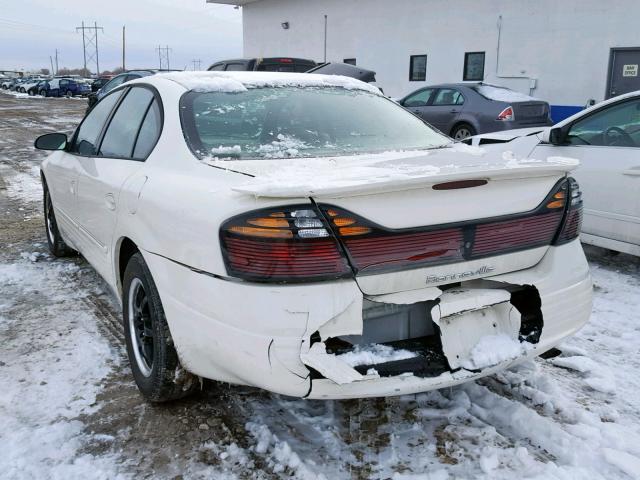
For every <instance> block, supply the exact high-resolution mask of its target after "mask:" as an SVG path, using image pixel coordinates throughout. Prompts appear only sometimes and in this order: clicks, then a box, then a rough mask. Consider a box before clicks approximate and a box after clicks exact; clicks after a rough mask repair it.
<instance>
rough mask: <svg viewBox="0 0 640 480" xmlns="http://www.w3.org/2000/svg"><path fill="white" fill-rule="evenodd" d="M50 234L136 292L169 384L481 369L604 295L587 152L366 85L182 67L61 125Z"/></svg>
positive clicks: (432, 377)
mask: <svg viewBox="0 0 640 480" xmlns="http://www.w3.org/2000/svg"><path fill="white" fill-rule="evenodd" d="M36 147H38V148H41V149H48V150H55V151H54V152H53V153H52V154H51V155H50V156H49V157H48V158H47V159H46V160H44V162H43V163H42V183H43V187H44V203H45V216H46V227H47V228H46V233H47V239H48V242H49V246H50V249H51V252H52V253H53V254H54V255H56V256H63V255H67V254H71V253H73V250H75V251H78V252H80V253H81V254H82V255H83V256H84V257H85V258H86V259H87V260H88V261H89V262H90V263H91V264H92V265H93V266H94V267H95V269H96V270H97V271H98V272H99V273H100V274H101V275H102V276H103V277H104V279H105V280H106V282H107V283H108V284H109V285H110V286H111V287H112V288H113V291H114V292H115V293H116V295H118V296H119V298H121V300H122V305H123V317H124V322H123V323H124V330H125V336H126V341H127V350H128V354H129V359H130V363H131V368H132V371H133V376H134V378H135V381H136V383H137V385H138V387H139V389H140V391H141V392H142V393H143V395H144V396H145V397H146V398H148V399H149V400H151V401H166V400H171V399H175V398H179V397H181V396H184V395H186V394H188V393H190V392H191V391H193V390H194V389H196V388H198V387H199V385H200V382H199V377H204V378H209V379H215V380H219V381H223V382H230V383H235V384H245V385H253V386H257V387H261V388H264V389H267V390H270V391H273V392H278V393H281V394H286V395H291V396H299V397H309V398H351V397H368V396H385V395H399V394H405V393H412V392H419V391H424V390H429V389H436V388H442V387H447V386H451V385H455V384H459V383H462V382H465V381H469V380H472V379H475V378H478V377H481V376H483V375H488V374H490V373H493V372H496V371H498V370H501V369H504V368H506V367H508V366H509V365H512V364H513V363H515V362H518V361H521V360H522V359H524V358H527V357H532V356H535V355H539V354H541V353H543V352H546V351H548V350H549V349H550V348H552V347H553V346H554V345H557V344H558V343H559V342H560V341H561V340H562V339H563V338H565V337H566V336H568V335H571V334H572V333H574V332H575V331H576V330H578V329H579V328H580V327H581V326H582V325H583V324H584V323H585V322H586V321H587V319H588V317H589V314H590V311H591V279H590V275H589V269H588V265H587V262H586V260H585V257H584V253H583V251H582V248H581V245H580V243H579V241H578V234H579V228H580V221H581V215H582V213H581V212H582V200H581V193H580V190H579V187H578V185H577V183H576V182H575V180H573V179H572V178H571V177H570V176H569V172H570V171H571V170H572V169H573V168H575V166H576V162H575V161H573V160H570V159H548V160H543V161H538V162H527V161H517V160H514V159H512V158H511V159H504V158H502V157H501V156H499V155H497V156H495V157H493V156H490V155H486V154H484V153H483V152H482V151H481V150H480V149H477V148H472V147H468V146H465V145H454V144H452V143H451V141H450V140H449V139H448V138H446V137H444V136H442V135H441V134H440V133H438V132H436V131H434V130H432V129H431V128H430V127H429V126H428V125H426V124H425V123H424V122H423V121H421V120H420V119H418V118H417V117H415V116H413V115H412V114H411V113H409V112H407V111H406V110H404V109H403V108H402V107H400V106H398V105H397V104H396V103H394V102H393V101H391V100H389V99H387V98H385V97H384V96H382V95H381V94H380V93H379V92H378V91H377V89H375V88H373V87H371V86H369V85H367V84H365V83H361V82H359V81H357V80H353V79H348V78H344V77H339V76H322V75H307V74H285V73H256V72H233V73H230V72H222V73H221V72H202V73H185V72H179V73H163V74H158V75H155V76H152V77H146V78H144V79H139V80H136V81H133V82H128V83H126V84H123V85H122V86H120V87H118V88H116V89H114V90H113V91H112V92H110V93H109V94H108V95H106V96H105V97H104V98H103V99H102V100H101V101H100V102H99V103H98V104H97V105H96V106H95V108H93V110H91V112H90V113H89V114H88V115H87V116H86V117H85V118H84V120H83V121H82V123H81V124H80V125H79V126H78V128H77V129H76V131H75V133H74V134H73V136H71V137H70V138H67V136H66V135H64V134H60V133H56V134H48V135H44V136H42V137H39V138H38V139H37V140H36Z"/></svg>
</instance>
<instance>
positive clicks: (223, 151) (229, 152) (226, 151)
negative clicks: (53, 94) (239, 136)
mask: <svg viewBox="0 0 640 480" xmlns="http://www.w3.org/2000/svg"><path fill="white" fill-rule="evenodd" d="M210 153H211V155H213V156H215V157H216V158H218V157H230V156H234V155H235V156H237V155H240V154H241V153H242V147H241V146H240V145H233V146H232V147H225V146H224V145H220V146H218V147H214V148H212V149H211V152H210Z"/></svg>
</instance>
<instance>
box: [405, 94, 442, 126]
mask: <svg viewBox="0 0 640 480" xmlns="http://www.w3.org/2000/svg"><path fill="white" fill-rule="evenodd" d="M434 91H435V88H423V89H421V90H417V91H415V92H413V93H411V94H410V95H408V96H407V97H405V98H404V100H402V102H400V104H401V105H402V106H403V107H404V108H406V109H407V110H409V111H410V112H413V113H415V114H416V115H418V116H419V117H420V118H422V119H423V120H426V121H427V122H429V119H428V118H427V106H428V105H429V100H430V99H431V96H432V95H433V92H434ZM429 123H431V122H429Z"/></svg>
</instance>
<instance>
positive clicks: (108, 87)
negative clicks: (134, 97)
mask: <svg viewBox="0 0 640 480" xmlns="http://www.w3.org/2000/svg"><path fill="white" fill-rule="evenodd" d="M126 77H127V76H126V75H119V76H117V77H115V78H112V79H111V80H110V81H108V82H107V83H106V84H105V85H104V87H102V90H103V92H104V93H107V92H110V91H111V90H113V89H114V88H116V87H117V86H118V85H120V84H121V83H122V82H124V79H125V78H126Z"/></svg>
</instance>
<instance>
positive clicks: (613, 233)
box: [469, 91, 640, 256]
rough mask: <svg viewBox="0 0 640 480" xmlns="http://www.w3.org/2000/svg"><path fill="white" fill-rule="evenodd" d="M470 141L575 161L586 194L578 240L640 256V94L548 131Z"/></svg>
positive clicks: (522, 131)
mask: <svg viewBox="0 0 640 480" xmlns="http://www.w3.org/2000/svg"><path fill="white" fill-rule="evenodd" d="M522 137H524V138H522ZM519 138H521V139H520V140H518V139H519ZM469 141H470V142H472V143H473V144H475V145H483V146H486V145H487V144H489V143H491V144H494V143H497V144H501V145H500V147H499V148H503V149H504V148H508V149H509V150H513V152H514V153H515V154H516V155H522V156H529V157H531V158H534V159H538V158H546V157H549V156H557V157H571V158H577V159H578V160H580V167H579V168H578V169H577V170H576V172H575V177H576V178H577V179H578V180H579V182H580V186H581V188H582V190H583V192H584V194H585V211H584V225H583V227H582V234H581V237H580V238H581V239H582V241H583V242H584V243H587V244H590V245H596V246H600V247H604V248H608V249H610V250H614V251H617V252H625V253H630V254H632V255H637V256H640V201H638V198H640V196H639V195H638V190H639V189H640V91H636V92H631V93H628V94H626V95H621V96H618V97H614V98H611V99H609V100H607V101H605V102H602V103H599V104H596V105H594V106H592V107H590V108H587V109H586V110H583V111H582V112H578V113H577V114H575V115H573V116H572V117H569V118H567V119H565V120H563V121H562V122H560V123H558V124H556V125H555V126H553V127H547V128H543V129H541V128H528V129H520V130H513V131H507V132H500V133H496V134H487V135H481V136H477V137H473V138H472V139H470V140H469ZM505 143H506V146H505V145H504V144H505Z"/></svg>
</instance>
